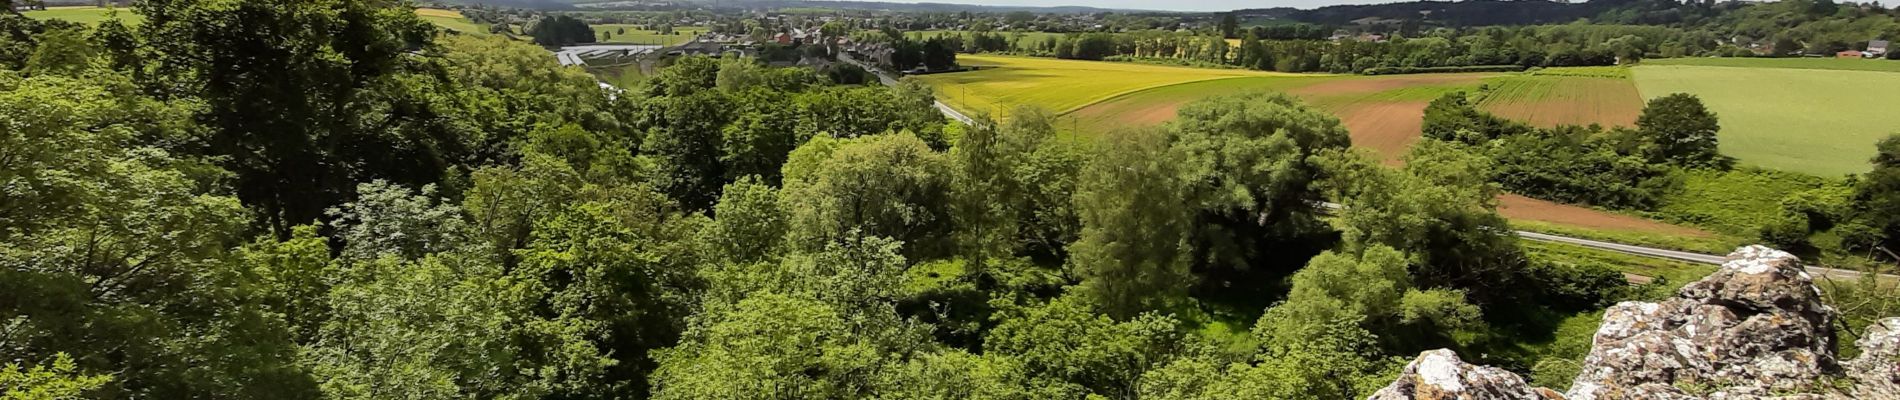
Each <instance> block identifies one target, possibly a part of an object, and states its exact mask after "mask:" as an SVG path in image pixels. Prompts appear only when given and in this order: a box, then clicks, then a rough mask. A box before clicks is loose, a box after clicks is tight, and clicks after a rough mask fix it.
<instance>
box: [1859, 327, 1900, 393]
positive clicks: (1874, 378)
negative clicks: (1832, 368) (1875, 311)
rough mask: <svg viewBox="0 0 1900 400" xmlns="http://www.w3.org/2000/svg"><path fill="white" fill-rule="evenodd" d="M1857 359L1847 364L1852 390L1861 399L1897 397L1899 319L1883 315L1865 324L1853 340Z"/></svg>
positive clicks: (1898, 390)
mask: <svg viewBox="0 0 1900 400" xmlns="http://www.w3.org/2000/svg"><path fill="white" fill-rule="evenodd" d="M1854 345H1856V346H1860V358H1855V359H1854V361H1849V362H1848V363H1847V376H1848V377H1850V378H1854V381H1855V383H1856V384H1855V385H1854V393H1855V394H1857V395H1859V396H1860V397H1861V398H1865V399H1900V318H1887V319H1883V320H1880V323H1877V324H1874V325H1873V326H1870V327H1867V334H1866V335H1865V336H1861V337H1860V340H1856V341H1854Z"/></svg>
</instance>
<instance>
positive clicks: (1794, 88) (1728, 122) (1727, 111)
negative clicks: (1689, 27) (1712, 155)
mask: <svg viewBox="0 0 1900 400" xmlns="http://www.w3.org/2000/svg"><path fill="white" fill-rule="evenodd" d="M1843 61H1850V62H1859V61H1860V60H1843ZM1869 62H1883V61H1869ZM1635 77H1636V86H1637V89H1638V90H1639V91H1641V93H1642V96H1643V98H1645V99H1649V98H1656V97H1661V96H1665V95H1668V94H1670V93H1678V92H1680V93H1690V94H1694V95H1696V96H1697V97H1700V98H1702V101H1703V103H1705V104H1707V105H1708V107H1709V109H1710V110H1712V111H1714V112H1715V113H1716V114H1717V116H1718V117H1719V118H1721V123H1722V131H1721V136H1720V137H1721V146H1722V153H1723V154H1727V155H1729V156H1732V157H1736V158H1737V159H1738V160H1740V162H1741V163H1742V164H1744V165H1754V166H1760V167H1764V168H1770V169H1779V170H1785V171H1794V172H1802V173H1808V174H1813V175H1820V176H1840V175H1843V174H1851V173H1860V172H1866V171H1867V170H1868V168H1870V166H1869V164H1868V163H1867V159H1868V158H1870V157H1873V155H1874V143H1875V142H1878V141H1879V140H1880V139H1881V138H1884V137H1886V136H1887V135H1889V134H1893V133H1900V121H1896V120H1895V117H1894V116H1895V115H1896V114H1895V113H1896V108H1895V107H1896V106H1900V73H1894V72H1875V71H1851V70H1827V71H1821V70H1814V69H1794V68H1734V67H1715V66H1689V65H1660V64H1651V65H1646V66H1641V67H1637V68H1636V71H1635Z"/></svg>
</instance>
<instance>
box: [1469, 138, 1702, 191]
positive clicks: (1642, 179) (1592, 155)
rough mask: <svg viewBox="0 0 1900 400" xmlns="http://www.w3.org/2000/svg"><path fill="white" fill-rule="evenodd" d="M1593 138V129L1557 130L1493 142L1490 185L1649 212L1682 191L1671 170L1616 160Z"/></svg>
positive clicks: (1612, 148)
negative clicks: (1494, 169)
mask: <svg viewBox="0 0 1900 400" xmlns="http://www.w3.org/2000/svg"><path fill="white" fill-rule="evenodd" d="M1599 136H1600V132H1599V131H1597V130H1594V129H1586V128H1579V127H1560V128H1556V129H1542V130H1537V131H1535V132H1534V133H1530V134H1519V135H1511V136H1505V137H1502V138H1499V139H1495V140H1493V141H1492V142H1491V147H1490V156H1491V158H1492V159H1494V160H1497V163H1498V168H1497V174H1496V175H1495V178H1494V179H1495V180H1496V181H1497V182H1498V183H1499V184H1501V185H1504V188H1505V189H1508V190H1510V191H1512V192H1515V193H1518V194H1523V195H1526V196H1530V197H1536V198H1540V199H1544V200H1550V201H1557V202H1564V203H1576V204H1588V205H1595V206H1602V207H1610V208H1623V209H1651V208H1654V207H1656V206H1657V205H1658V204H1660V203H1661V202H1662V199H1663V196H1666V195H1668V194H1669V193H1670V192H1672V191H1675V190H1677V189H1679V188H1681V187H1682V179H1681V177H1679V176H1677V175H1676V173H1675V172H1676V170H1675V169H1674V168H1670V167H1669V166H1666V165H1660V164H1652V163H1649V162H1646V161H1645V160H1643V158H1642V157H1640V156H1636V155H1625V154H1620V153H1618V152H1617V150H1616V148H1615V146H1613V145H1612V144H1611V143H1608V142H1607V141H1605V140H1601V139H1597V137H1599Z"/></svg>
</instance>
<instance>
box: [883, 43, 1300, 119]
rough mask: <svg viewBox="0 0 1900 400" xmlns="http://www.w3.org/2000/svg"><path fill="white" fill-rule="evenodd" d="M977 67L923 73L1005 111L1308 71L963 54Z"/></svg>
mask: <svg viewBox="0 0 1900 400" xmlns="http://www.w3.org/2000/svg"><path fill="white" fill-rule="evenodd" d="M957 61H958V62H959V63H961V64H963V65H964V66H973V67H979V68H980V69H979V70H977V71H971V72H958V73H948V74H934V75H924V76H921V77H919V79H922V80H923V81H924V82H926V83H929V84H931V85H932V86H934V87H936V88H937V97H938V98H940V99H943V100H944V102H945V103H948V104H950V105H951V106H952V107H956V108H957V109H959V110H963V111H967V112H978V113H1002V112H1007V111H1008V110H1009V109H1012V108H1015V107H1016V106H1018V105H1029V106H1037V107H1042V108H1046V109H1049V110H1051V111H1055V112H1058V113H1064V112H1069V111H1072V110H1075V109H1078V108H1081V107H1083V106H1087V105H1089V104H1093V103H1095V102H1098V101H1102V100H1104V99H1108V98H1110V97H1115V96H1118V95H1121V94H1125V93H1129V92H1134V91H1139V90H1143V89H1148V88H1152V87H1157V86H1166V85H1173V84H1179V83H1187V82H1195V81H1204V80H1209V79H1221V78H1232V77H1247V76H1283V77H1287V76H1307V75H1296V74H1285V73H1275V72H1259V71H1245V70H1222V69H1204V68H1188V67H1171V66H1160V65H1146V64H1132V63H1113V62H1095V61H1076V60H1057V59H1049V58H1031V57H1011V56H990V55H962V56H959V57H958V58H957Z"/></svg>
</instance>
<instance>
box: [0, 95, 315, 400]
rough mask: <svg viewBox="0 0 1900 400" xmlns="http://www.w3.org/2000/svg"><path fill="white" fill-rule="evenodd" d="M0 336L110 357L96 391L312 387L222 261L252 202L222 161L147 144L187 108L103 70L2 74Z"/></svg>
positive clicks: (7, 342) (176, 393)
mask: <svg viewBox="0 0 1900 400" xmlns="http://www.w3.org/2000/svg"><path fill="white" fill-rule="evenodd" d="M0 108H4V109H7V110H12V111H14V112H8V113H4V114H0V125H5V126H8V127H9V129H5V130H3V131H0V160H3V161H0V186H4V187H6V188H7V189H5V191H6V195H4V196H0V293H5V295H0V298H3V299H4V300H0V321H3V322H0V325H4V326H5V331H6V332H7V333H6V334H5V335H3V336H4V337H0V348H6V349H7V351H8V353H9V354H11V355H13V356H14V357H17V358H16V359H21V360H30V359H42V360H44V359H51V358H53V356H54V355H55V354H57V353H66V354H70V355H72V361H73V362H74V363H75V364H76V366H77V371H83V372H84V374H85V375H88V376H90V375H92V374H94V373H96V372H95V371H112V372H113V379H112V381H111V382H108V383H105V384H104V386H102V387H100V389H99V390H98V391H96V392H93V393H90V394H89V395H96V396H99V397H108V398H116V397H166V398H176V397H272V398H308V397H311V395H313V394H314V392H313V391H312V389H314V385H313V384H311V382H310V380H309V379H308V378H307V377H305V375H304V374H303V372H302V371H301V369H300V368H299V367H297V366H296V365H295V354H296V347H295V344H294V343H292V342H290V338H291V334H290V333H289V332H287V331H286V329H284V324H283V322H282V319H280V318H278V317H276V316H274V315H272V314H270V313H268V312H267V310H266V308H265V307H264V306H263V305H262V304H261V303H262V300H261V297H263V294H261V293H259V292H258V289H259V288H258V287H257V286H256V285H255V283H254V282H253V281H251V280H250V279H248V277H247V276H246V275H245V271H243V270H241V269H238V268H234V267H236V266H235V265H234V264H233V263H226V262H222V261H221V260H222V259H223V258H224V257H225V255H226V251H227V249H229V248H230V247H231V246H232V245H234V244H236V243H237V242H238V241H239V240H241V239H239V238H240V237H241V236H242V235H243V234H242V232H243V228H244V221H245V220H246V217H247V213H246V212H245V210H244V209H243V207H241V206H240V205H239V203H238V201H237V200H236V199H234V198H231V197H228V196H223V195H219V194H218V192H217V188H218V185H216V184H215V183H214V182H215V181H214V180H213V179H215V178H216V177H218V176H220V174H218V172H217V171H216V169H215V168H208V167H206V166H204V165H203V164H202V163H199V162H195V161H193V160H191V159H189V158H181V157H177V156H175V155H172V154H170V153H168V152H166V151H164V150H163V149H160V148H156V147H154V146H155V145H156V144H158V143H166V142H169V141H177V140H181V139H183V138H186V137H188V134H189V133H188V132H190V131H191V126H192V125H191V123H190V118H189V112H188V110H189V109H188V108H184V106H183V105H181V104H170V103H164V102H159V101H155V100H152V99H149V98H145V97H143V96H140V95H138V94H137V90H136V89H135V88H134V87H133V86H132V85H131V84H130V82H129V81H128V80H127V79H126V78H124V77H122V76H118V75H115V74H111V73H97V74H92V75H90V76H88V77H87V78H86V79H84V80H81V79H74V78H67V77H61V76H53V75H42V76H34V77H31V78H25V79H19V78H17V77H13V76H0Z"/></svg>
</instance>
